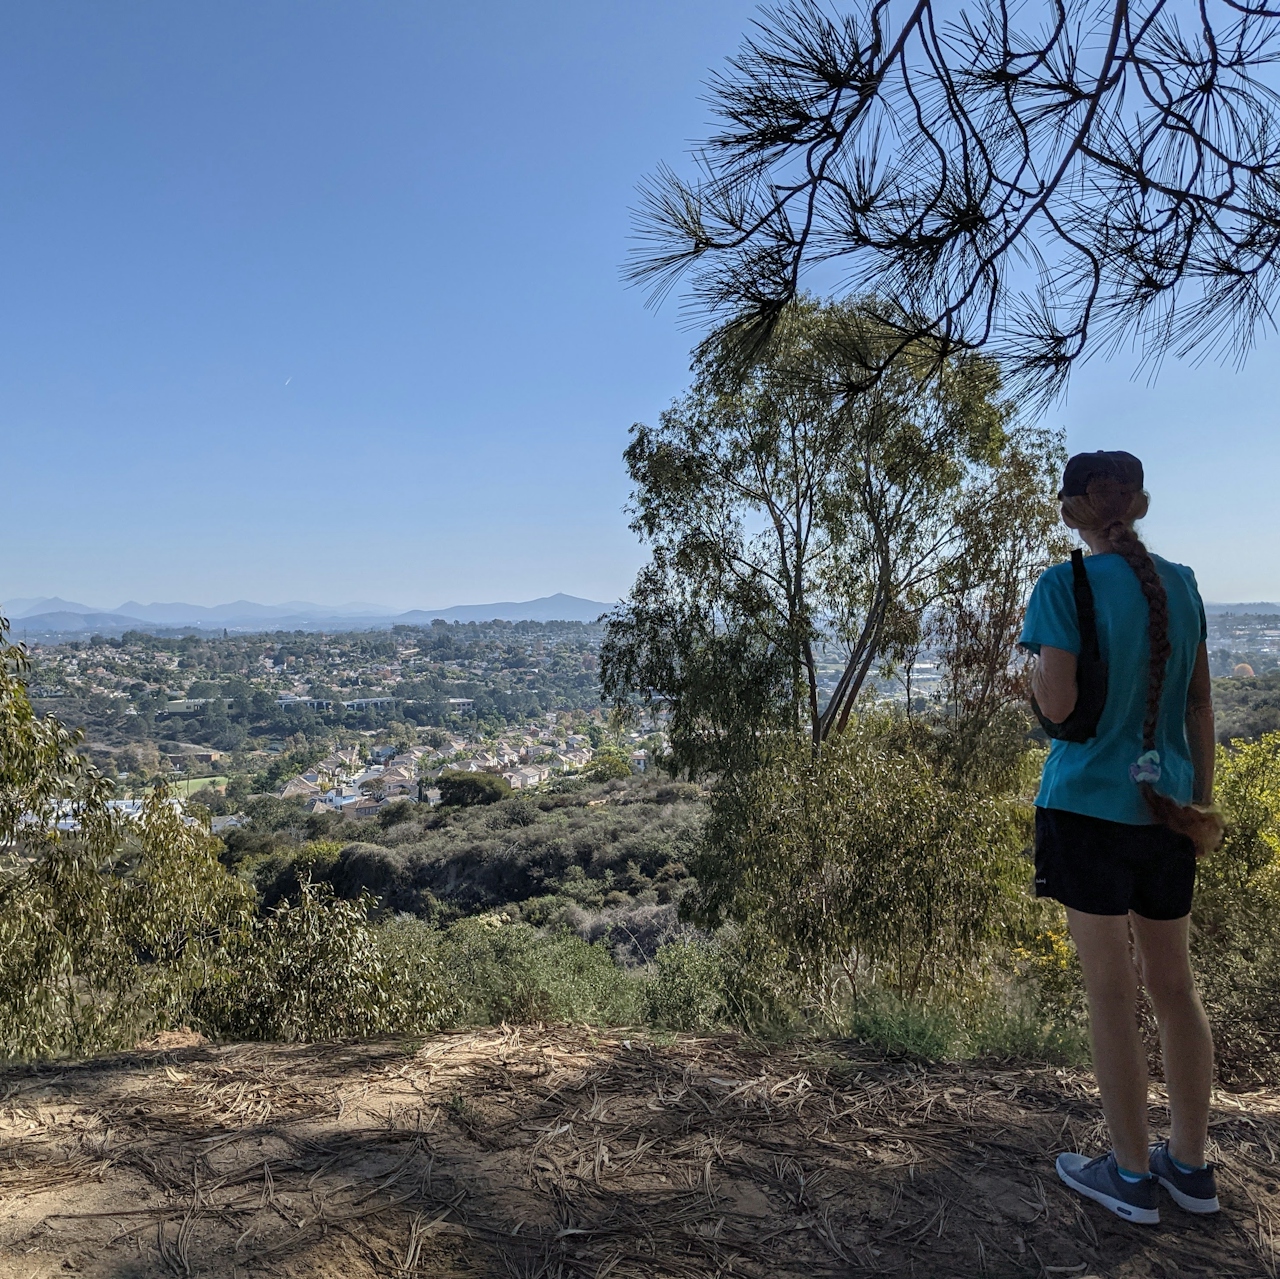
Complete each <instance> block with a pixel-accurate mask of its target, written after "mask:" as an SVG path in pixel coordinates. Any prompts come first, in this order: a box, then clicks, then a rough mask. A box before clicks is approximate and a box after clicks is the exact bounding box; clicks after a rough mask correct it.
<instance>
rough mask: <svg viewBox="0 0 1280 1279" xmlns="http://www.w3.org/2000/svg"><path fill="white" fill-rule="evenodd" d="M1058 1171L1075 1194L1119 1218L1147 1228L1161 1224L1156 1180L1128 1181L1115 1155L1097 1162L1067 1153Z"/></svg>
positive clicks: (1107, 1156) (1059, 1160)
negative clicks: (1107, 1209)
mask: <svg viewBox="0 0 1280 1279" xmlns="http://www.w3.org/2000/svg"><path fill="white" fill-rule="evenodd" d="M1057 1168H1058V1176H1059V1177H1061V1178H1062V1180H1063V1181H1064V1182H1065V1183H1066V1184H1067V1185H1068V1186H1070V1187H1071V1189H1072V1190H1074V1191H1075V1192H1076V1193H1077V1194H1081V1195H1084V1196H1085V1198H1086V1199H1092V1200H1093V1201H1094V1202H1095V1203H1100V1204H1101V1205H1102V1206H1103V1207H1104V1208H1110V1209H1111V1211H1112V1212H1114V1213H1115V1215H1116V1216H1117V1217H1123V1218H1124V1219H1125V1221H1133V1222H1137V1223H1138V1224H1139V1225H1143V1226H1157V1225H1159V1224H1160V1209H1159V1208H1158V1207H1157V1204H1158V1202H1159V1201H1158V1198H1157V1195H1158V1190H1157V1188H1156V1179H1155V1178H1154V1177H1144V1178H1143V1179H1142V1180H1141V1181H1126V1180H1125V1179H1124V1178H1123V1177H1122V1176H1121V1175H1120V1169H1119V1168H1118V1167H1117V1166H1116V1156H1115V1152H1114V1151H1113V1152H1111V1153H1110V1154H1106V1155H1100V1156H1099V1157H1098V1158H1097V1159H1086V1158H1085V1157H1084V1155H1077V1154H1075V1153H1064V1154H1061V1155H1059V1156H1058V1163H1057Z"/></svg>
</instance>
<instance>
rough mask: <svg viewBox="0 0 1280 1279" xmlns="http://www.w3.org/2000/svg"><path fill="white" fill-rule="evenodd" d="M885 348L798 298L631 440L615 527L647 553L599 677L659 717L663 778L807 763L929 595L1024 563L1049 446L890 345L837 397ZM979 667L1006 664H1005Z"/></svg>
mask: <svg viewBox="0 0 1280 1279" xmlns="http://www.w3.org/2000/svg"><path fill="white" fill-rule="evenodd" d="M898 345H899V343H898V335H897V334H896V333H894V332H892V331H887V330H886V329H885V328H884V326H883V324H882V323H881V322H880V320H879V318H878V316H877V314H876V310H875V307H874V306H873V305H870V304H857V305H854V304H820V303H818V302H815V301H813V300H812V299H802V300H800V301H798V302H796V303H793V304H792V305H791V306H790V307H789V308H788V309H787V311H786V312H785V313H784V314H783V316H782V317H780V319H779V322H778V324H777V325H775V327H774V329H773V332H772V333H771V335H770V338H769V340H768V342H767V344H766V346H765V347H764V348H762V350H761V353H760V355H759V358H758V359H757V360H756V361H755V362H754V363H753V364H752V366H751V367H750V368H749V369H748V370H747V371H746V372H745V374H744V375H743V376H742V377H741V378H740V379H737V380H734V381H733V382H726V381H725V380H724V379H723V378H722V377H721V376H720V375H719V368H720V357H721V352H720V351H719V350H718V349H717V348H715V347H714V346H712V347H711V348H709V349H708V350H707V351H706V352H705V353H704V357H703V360H702V362H701V364H700V365H699V366H698V374H697V377H696V379H695V382H694V385H693V387H692V388H691V390H690V391H689V392H688V393H687V394H686V395H685V396H684V397H683V398H682V399H681V400H679V401H678V402H677V403H676V404H674V405H673V406H672V407H671V408H670V409H669V410H668V411H667V412H665V413H664V414H663V415H662V416H661V419H660V420H659V423H658V425H657V426H656V427H651V426H645V425H637V426H635V427H634V428H633V431H632V439H631V443H630V446H629V447H628V449H627V451H626V462H627V466H628V469H629V471H630V475H631V479H632V481H633V484H634V495H633V506H632V514H633V524H632V527H633V528H634V529H635V530H636V532H637V533H639V534H640V535H641V537H642V538H643V539H644V540H645V541H647V542H648V543H649V545H650V547H651V550H652V558H651V560H650V562H649V564H648V565H647V566H646V567H645V568H644V569H643V570H642V571H641V573H640V574H639V576H638V577H637V580H636V583H635V585H634V588H633V589H632V591H631V594H630V596H629V598H628V599H627V600H626V601H625V602H624V604H623V605H622V606H621V607H620V608H619V609H618V610H616V611H615V613H614V614H613V615H612V616H611V618H610V619H609V623H608V628H607V633H606V639H605V644H604V648H603V652H602V665H601V671H602V678H603V684H604V688H605V692H606V695H608V696H611V697H612V698H613V699H614V700H615V701H625V700H626V699H627V698H629V697H634V696H637V695H638V696H639V697H640V698H641V699H642V700H643V701H646V702H648V703H649V704H661V705H663V706H665V707H667V708H669V709H670V711H671V724H670V727H671V739H672V748H673V763H674V764H675V765H676V766H677V767H682V768H688V769H690V770H693V771H695V772H699V771H701V772H709V773H719V774H721V775H723V774H725V773H733V772H742V771H744V770H750V768H752V767H753V766H754V764H755V762H756V761H758V760H759V758H760V757H761V753H762V749H763V744H764V743H765V742H766V741H767V739H768V737H769V735H770V734H773V733H777V732H782V733H784V734H789V735H792V736H794V735H797V734H798V735H800V736H802V737H803V738H804V739H806V740H807V741H808V742H809V743H810V745H811V747H812V748H813V750H815V751H820V750H821V747H822V743H823V742H824V741H826V740H827V739H828V738H830V737H831V735H832V734H833V733H839V732H840V731H842V730H843V729H844V728H845V727H846V725H847V724H848V722H849V719H850V716H851V714H852V711H853V707H854V705H855V702H856V701H857V699H858V697H859V694H860V693H861V691H862V689H863V688H864V686H865V684H866V681H867V679H868V677H869V675H871V673H872V672H873V671H874V670H875V668H876V667H877V666H878V665H880V666H883V665H885V664H891V663H893V662H894V661H896V660H901V659H903V658H904V657H906V656H907V655H909V654H911V653H912V652H914V651H915V650H917V649H918V647H919V645H920V644H921V642H922V640H924V639H925V638H926V629H927V627H928V626H929V625H930V623H931V612H932V611H933V610H935V608H936V606H937V605H938V603H939V602H940V601H942V600H943V599H952V600H956V599H960V598H963V599H966V600H968V601H970V602H971V603H972V602H974V601H976V600H979V599H980V598H983V592H984V591H986V592H987V595H988V596H990V593H991V592H992V591H993V590H995V589H996V587H997V585H998V584H999V583H1000V582H1001V581H1002V580H1003V579H1004V578H1008V579H1009V580H1011V581H1016V582H1017V583H1018V585H1019V586H1025V583H1026V582H1027V580H1028V579H1029V578H1030V577H1032V576H1033V575H1034V573H1035V572H1037V571H1038V570H1039V569H1040V568H1041V567H1043V565H1044V563H1045V558H1046V554H1047V546H1048V543H1047V542H1046V536H1047V530H1048V529H1050V528H1051V526H1052V500H1051V499H1052V471H1053V467H1054V465H1055V463H1056V460H1057V456H1058V446H1057V442H1056V441H1055V440H1054V438H1053V437H1050V436H1048V435H1046V434H1045V433H1043V432H1037V431H1034V430H1029V429H1027V428H1025V427H1022V426H1019V425H1018V424H1017V423H1016V421H1015V419H1014V412H1013V405H1012V404H1011V402H1010V401H1009V400H1007V399H1006V398H1004V397H1003V396H1002V394H1001V390H1000V379H999V375H998V370H997V368H996V366H995V365H994V364H993V363H992V362H991V361H990V360H987V359H984V358H981V357H976V356H972V355H965V356H957V357H953V358H952V359H950V360H947V361H945V362H944V363H943V364H942V365H941V366H940V367H939V365H938V364H937V361H936V355H935V352H934V351H933V350H932V349H930V348H925V349H917V348H916V347H914V346H908V347H906V348H904V349H900V350H898V351H897V354H896V356H895V358H894V359H893V360H892V362H890V363H887V364H886V366H885V372H884V374H883V375H882V376H881V377H880V378H878V379H877V380H876V381H875V382H874V384H871V385H867V386H865V387H863V388H862V390H861V392H860V393H859V394H857V395H849V394H848V393H847V385H848V382H849V379H850V378H851V377H853V376H854V375H855V373H856V370H857V369H858V368H862V367H865V366H866V365H868V364H871V363H876V362H878V361H880V360H881V359H882V357H883V355H884V352H885V349H886V348H887V347H895V346H898ZM1013 526H1017V527H1018V528H1019V529H1021V530H1022V532H1020V533H1019V535H1018V536H1017V537H1013V536H1010V535H1009V532H1010V529H1011V527H1013ZM1028 531H1029V532H1028ZM996 546H1000V547H1003V548H1005V549H1004V550H1003V551H1002V552H1001V553H1000V554H997V553H995V552H994V551H993V549H992V548H993V547H996ZM1011 556H1012V560H1010V557H1011ZM984 574H985V575H984ZM1002 575H1003V578H1002ZM971 631H972V628H967V629H966V631H965V634H966V636H967V637H971ZM975 652H977V650H976V649H974V648H973V645H972V644H971V645H970V647H969V649H968V650H965V651H963V652H962V651H961V650H960V648H959V647H957V648H956V656H957V660H963V661H972V660H973V659H974V654H975ZM981 657H982V659H983V660H985V661H991V662H995V663H996V664H997V665H998V666H999V667H1000V668H1002V669H1003V668H1005V667H1007V665H1008V662H1009V658H1010V654H1009V652H1008V651H1003V652H999V651H992V650H991V647H990V645H988V646H987V647H986V648H983V649H982V650H981ZM833 658H835V659H836V662H835V672H834V675H832V676H829V677H826V678H824V669H823V668H824V666H825V667H827V668H830V667H831V666H832V659H833ZM824 659H825V661H824Z"/></svg>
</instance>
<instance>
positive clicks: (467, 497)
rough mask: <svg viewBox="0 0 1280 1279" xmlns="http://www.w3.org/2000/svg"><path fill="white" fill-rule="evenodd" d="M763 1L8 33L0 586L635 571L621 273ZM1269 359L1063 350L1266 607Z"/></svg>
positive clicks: (177, 19)
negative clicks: (651, 193) (651, 205)
mask: <svg viewBox="0 0 1280 1279" xmlns="http://www.w3.org/2000/svg"><path fill="white" fill-rule="evenodd" d="M755 12H756V9H755V6H754V5H753V4H750V3H734V2H730V0H698V2H697V3H692V4H691V3H688V0H686V2H685V3H674V2H672V0H647V3H645V4H643V5H638V4H624V3H616V2H612V0H594V2H593V3H587V2H586V0H559V2H558V3H555V4H551V5H546V4H542V5H535V4H529V3H523V4H518V3H513V2H509V0H488V2H483V0H482V2H479V3H473V4H469V5H445V4H441V3H438V2H435V3H426V2H421V0H420V2H418V3H408V2H406V0H399V2H397V3H379V2H373V0H365V2H359V0H346V2H345V3H326V2H325V0H297V2H294V0H253V2H252V3H244V2H241V0H221V2H220V3H219V4H217V5H202V6H195V5H175V4H172V3H167V2H166V3H155V2H152V0H134V2H133V3H130V4H129V5H101V4H92V3H88V2H87V0H60V2H57V3H49V4H39V5H25V6H20V5H11V6H7V7H6V9H5V10H4V13H3V14H2V15H0V184H2V194H0V432H2V433H3V435H2V438H3V441H4V446H5V459H6V462H7V467H6V483H5V506H6V510H7V512H8V517H9V518H8V521H7V524H8V527H7V533H8V554H7V555H6V556H5V559H4V567H3V570H2V571H0V599H7V598H12V597H15V596H35V595H45V594H57V595H61V596H63V597H65V598H70V599H76V600H81V601H83V602H85V603H88V604H91V605H96V606H105V607H113V606H115V605H118V604H119V603H120V602H121V601H123V600H125V599H128V598H133V599H138V600H142V601H144V602H149V601H153V600H165V599H168V600H172V599H183V600H188V601H191V602H195V603H202V604H211V603H215V602H219V601H223V600H228V599H234V598H249V599H256V600H261V601H264V602H274V601H277V600H283V599H300V598H301V599H314V600H318V601H321V602H326V603H338V602H342V601H345V600H351V599H362V600H371V601H376V602H380V603H385V604H389V605H392V606H400V607H406V608H407V607H415V606H417V607H441V606H446V605H450V604H456V603H466V602H482V601H490V600H496V599H527V598H530V597H533V596H538V595H543V594H549V593H552V592H554V591H557V590H564V591H568V592H570V593H572V594H576V595H585V596H588V597H591V598H596V599H611V598H615V597H616V596H617V595H619V594H620V593H621V592H623V591H624V590H625V589H626V587H627V585H628V584H629V582H630V580H631V577H632V575H633V573H634V571H635V569H636V567H637V566H638V565H639V563H640V562H641V561H642V559H643V551H642V549H641V548H639V547H638V546H637V545H636V544H635V541H634V539H633V537H632V535H631V534H630V532H629V531H628V530H627V527H626V520H625V518H624V516H623V514H622V511H621V508H622V506H623V503H624V502H625V499H626V493H627V487H626V480H625V476H624V474H623V470H622V464H621V458H620V454H621V450H622V448H623V446H624V444H625V441H626V432H627V428H628V426H629V425H630V423H631V422H633V421H635V420H637V419H642V420H643V419H648V420H652V419H653V418H654V417H655V416H656V414H657V413H658V411H659V410H660V409H661V408H662V407H663V406H664V405H665V404H667V403H668V402H669V401H670V400H671V398H672V397H673V396H675V395H676V394H678V393H679V391H680V390H681V388H682V387H683V385H684V384H685V381H686V378H687V350H688V347H689V345H690V342H691V335H690V333H689V332H688V330H687V329H685V328H684V327H683V326H682V323H681V317H680V313H679V308H678V306H677V305H676V304H674V303H668V304H667V305H666V306H665V307H664V308H662V309H661V310H659V311H657V312H652V311H646V310H645V309H644V307H643V305H642V298H641V296H640V294H639V293H638V292H637V291H635V290H629V289H627V288H625V287H624V286H623V285H622V284H621V283H620V279H619V265H620V263H621V262H622V261H623V259H624V257H625V254H626V251H627V247H628V237H629V212H628V210H629V206H630V205H631V203H632V202H633V198H634V189H635V184H636V182H637V181H638V180H639V179H640V178H641V177H642V176H643V175H644V174H646V173H648V172H650V171H651V170H652V169H653V168H654V167H655V166H656V165H657V164H658V163H659V162H660V161H663V160H666V161H671V162H676V163H679V162H680V161H681V160H682V158H683V156H684V155H685V152H686V150H687V147H688V144H689V142H690V140H692V139H695V138H697V137H698V136H699V135H700V134H701V133H702V132H703V130H704V127H705V123H706V117H707V111H706V108H705V106H704V105H703V103H702V102H701V94H702V91H703V90H702V85H703V82H704V80H705V77H706V74H707V72H708V70H709V69H711V68H713V67H716V66H718V65H719V64H720V63H721V61H722V59H723V57H724V56H725V55H726V54H728V53H730V52H732V51H733V50H734V48H735V47H736V46H737V44H738V41H739V38H740V36H741V34H742V32H743V30H744V29H745V27H746V25H747V23H748V22H749V21H750V19H751V17H752V15H753V14H754V13H755ZM1277 351H1280V344H1277V343H1276V342H1275V341H1274V340H1272V341H1269V342H1267V343H1266V344H1265V345H1264V347H1263V348H1262V349H1260V350H1259V351H1258V352H1255V354H1254V355H1253V357H1252V358H1251V360H1250V363H1249V365H1248V367H1247V369H1246V371H1245V372H1244V373H1243V374H1238V373H1236V372H1235V371H1233V370H1223V369H1220V368H1218V367H1216V366H1208V367H1205V368H1200V369H1192V368H1185V367H1179V366H1177V365H1169V366H1168V367H1166V369H1165V370H1164V371H1163V372H1162V375H1161V378H1160V380H1159V381H1158V382H1157V384H1156V385H1155V386H1154V387H1148V386H1147V385H1146V384H1145V383H1144V382H1133V381H1131V380H1130V378H1129V373H1130V369H1129V366H1128V365H1125V364H1116V365H1111V366H1107V365H1102V364H1097V365H1093V366H1089V367H1087V368H1086V369H1085V370H1083V372H1082V373H1081V374H1080V375H1078V376H1077V378H1076V380H1075V382H1074V383H1073V386H1072V388H1071V392H1070V395H1069V397H1068V398H1067V400H1066V401H1064V402H1063V403H1062V404H1060V405H1057V406H1055V408H1054V409H1053V410H1051V411H1050V413H1049V414H1048V415H1047V420H1048V421H1049V422H1050V423H1051V424H1053V425H1063V426H1066V428H1067V429H1068V433H1069V442H1070V444H1071V446H1072V447H1073V448H1097V447H1127V448H1131V449H1132V450H1133V451H1135V452H1137V453H1139V454H1140V455H1141V456H1142V457H1143V458H1144V460H1145V461H1146V463H1147V470H1148V480H1149V486H1150V488H1151V490H1152V493H1153V498H1154V505H1153V514H1152V517H1151V518H1150V520H1149V521H1148V526H1147V531H1148V535H1149V539H1150V541H1151V544H1152V546H1153V547H1154V548H1155V549H1157V550H1160V551H1161V552H1163V553H1165V554H1167V555H1169V556H1171V557H1172V558H1177V559H1181V560H1183V561H1185V562H1189V563H1191V564H1193V565H1194V566H1195V567H1196V568H1197V570H1198V572H1199V575H1200V579H1201V583H1202V587H1203V589H1204V593H1205V595H1206V597H1207V598H1210V599H1218V600H1224V599H1232V600H1237V599H1258V598H1270V599H1276V598H1280V554H1278V553H1277V552H1278V551H1280V533H1278V532H1277V520H1276V512H1277V503H1276V497H1275V478H1274V477H1275V476H1276V475H1277V474H1278V473H1280V465H1278V464H1280V443H1278V442H1277V432H1276V431H1275V429H1274V427H1275V422H1276V399H1277V389H1278V388H1277V378H1276V376H1275V373H1274V366H1275V363H1276V354H1277Z"/></svg>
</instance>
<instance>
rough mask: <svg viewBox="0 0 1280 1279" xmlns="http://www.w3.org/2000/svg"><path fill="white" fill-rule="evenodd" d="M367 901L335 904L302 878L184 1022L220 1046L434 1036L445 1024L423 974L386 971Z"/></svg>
mask: <svg viewBox="0 0 1280 1279" xmlns="http://www.w3.org/2000/svg"><path fill="white" fill-rule="evenodd" d="M371 904H372V899H370V898H367V897H362V898H361V899H360V900H359V901H357V902H348V901H343V900H342V899H340V898H335V897H334V896H333V892H332V890H331V889H330V888H329V887H328V885H325V884H312V883H311V881H310V879H308V878H307V877H306V876H305V875H304V877H303V878H302V881H301V885H300V893H299V899H298V901H297V902H296V903H289V902H282V903H281V904H280V905H278V906H276V907H274V908H273V909H272V910H269V911H267V912H266V913H265V914H264V915H262V916H260V917H259V918H258V919H256V920H255V921H254V923H253V926H252V928H251V930H250V933H249V936H248V937H246V938H245V939H244V941H243V943H242V944H241V945H240V946H239V947H238V948H237V949H236V950H235V951H234V952H233V954H232V956H231V964H230V965H229V966H228V967H227V968H226V969H225V970H224V971H223V974H222V981H220V982H218V983H211V984H210V985H209V986H208V987H207V988H206V989H205V990H204V991H202V992H201V995H200V997H199V998H198V999H197V1000H196V1001H195V1002H194V1004H193V1008H192V1016H193V1019H194V1020H195V1021H196V1022H197V1023H198V1024H200V1025H202V1026H203V1027H206V1028H208V1029H209V1030H211V1031H212V1032H213V1033H214V1034H216V1035H218V1036H220V1037H223V1038H236V1039H270V1040H287V1041H291V1040H316V1039H348V1038H356V1037H360V1036H366V1035H374V1034H386V1033H389V1032H392V1031H414V1032H420V1031H425V1030H434V1029H438V1028H439V1027H440V1026H441V1025H443V1024H445V1023H446V1022H447V1021H448V1020H450V1019H451V1015H452V1006H451V1005H450V1004H448V1003H447V1001H446V1000H445V998H444V996H443V994H442V993H441V992H442V990H443V986H442V985H441V984H440V983H438V982H436V981H433V977H434V976H435V974H434V973H433V972H431V971H430V969H429V967H428V966H426V965H422V964H413V963H410V962H408V957H407V956H401V957H400V958H401V959H402V960H403V961H404V962H402V963H400V964H397V963H396V962H395V959H396V958H397V956H396V953H395V951H394V950H391V949H389V948H387V947H385V946H383V945H380V944H379V937H378V935H377V932H376V930H375V928H374V927H373V926H372V925H371V924H370V923H369V920H368V909H369V906H370V905H371Z"/></svg>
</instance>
